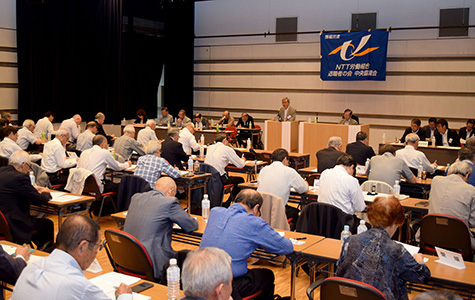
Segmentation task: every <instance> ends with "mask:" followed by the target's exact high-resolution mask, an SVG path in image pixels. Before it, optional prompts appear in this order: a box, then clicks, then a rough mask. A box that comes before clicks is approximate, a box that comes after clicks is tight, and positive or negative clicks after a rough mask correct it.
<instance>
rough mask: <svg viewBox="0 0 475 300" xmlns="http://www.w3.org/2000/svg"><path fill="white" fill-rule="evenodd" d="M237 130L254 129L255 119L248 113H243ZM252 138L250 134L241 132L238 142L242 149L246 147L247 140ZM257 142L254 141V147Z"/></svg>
mask: <svg viewBox="0 0 475 300" xmlns="http://www.w3.org/2000/svg"><path fill="white" fill-rule="evenodd" d="M236 128H254V118H253V117H251V116H250V115H248V114H247V113H242V115H241V117H240V118H239V121H238V122H237V124H236ZM249 138H251V134H250V133H249V132H245V131H241V132H240V133H239V134H238V136H237V140H238V143H239V145H241V147H244V146H245V145H246V141H247V139H249ZM256 142H257V141H254V143H253V144H254V145H255V143H256Z"/></svg>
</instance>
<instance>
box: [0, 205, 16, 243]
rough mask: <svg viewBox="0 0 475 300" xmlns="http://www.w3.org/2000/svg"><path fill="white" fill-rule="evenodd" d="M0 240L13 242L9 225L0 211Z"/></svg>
mask: <svg viewBox="0 0 475 300" xmlns="http://www.w3.org/2000/svg"><path fill="white" fill-rule="evenodd" d="M0 240H4V241H9V242H13V236H12V232H11V231H10V225H8V221H7V219H6V218H5V216H4V215H3V213H2V212H1V211H0Z"/></svg>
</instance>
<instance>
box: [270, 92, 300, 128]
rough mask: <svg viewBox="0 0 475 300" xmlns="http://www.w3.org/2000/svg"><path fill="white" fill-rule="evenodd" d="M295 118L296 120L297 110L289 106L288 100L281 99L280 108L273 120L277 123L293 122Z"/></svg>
mask: <svg viewBox="0 0 475 300" xmlns="http://www.w3.org/2000/svg"><path fill="white" fill-rule="evenodd" d="M295 118H297V110H296V109H295V108H293V107H292V106H290V99H289V98H287V97H285V98H284V99H282V107H281V108H279V111H278V112H277V117H275V120H276V121H279V122H285V121H295Z"/></svg>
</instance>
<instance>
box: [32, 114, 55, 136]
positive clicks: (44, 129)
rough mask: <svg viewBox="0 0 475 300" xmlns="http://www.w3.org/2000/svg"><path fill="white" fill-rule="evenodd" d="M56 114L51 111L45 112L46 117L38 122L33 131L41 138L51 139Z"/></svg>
mask: <svg viewBox="0 0 475 300" xmlns="http://www.w3.org/2000/svg"><path fill="white" fill-rule="evenodd" d="M53 120H54V114H53V113H52V112H51V111H47V112H46V113H45V116H44V118H42V119H39V120H38V122H36V127H35V131H33V133H34V134H35V135H36V136H37V137H38V138H40V139H50V138H51V135H52V134H53V133H54V128H53V123H51V122H53Z"/></svg>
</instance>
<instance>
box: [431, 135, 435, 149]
mask: <svg viewBox="0 0 475 300" xmlns="http://www.w3.org/2000/svg"><path fill="white" fill-rule="evenodd" d="M430 142H431V146H432V147H435V135H433V136H431V138H430Z"/></svg>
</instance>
